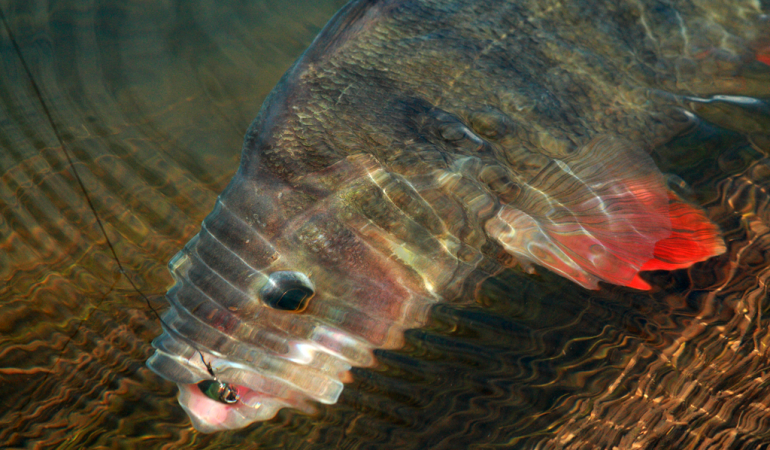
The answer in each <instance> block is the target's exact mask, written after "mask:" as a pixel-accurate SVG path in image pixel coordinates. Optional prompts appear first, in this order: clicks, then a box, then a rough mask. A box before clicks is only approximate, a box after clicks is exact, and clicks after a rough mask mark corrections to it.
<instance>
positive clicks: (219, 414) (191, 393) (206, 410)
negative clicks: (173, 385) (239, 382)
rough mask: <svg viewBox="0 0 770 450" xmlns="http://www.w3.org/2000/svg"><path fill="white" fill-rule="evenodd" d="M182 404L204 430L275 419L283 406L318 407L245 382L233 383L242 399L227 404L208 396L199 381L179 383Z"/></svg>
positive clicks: (192, 419)
mask: <svg viewBox="0 0 770 450" xmlns="http://www.w3.org/2000/svg"><path fill="white" fill-rule="evenodd" d="M177 386H178V387H179V395H178V396H177V401H178V402H179V405H180V406H181V407H182V409H184V411H185V412H186V413H187V415H188V417H190V422H191V423H192V426H193V427H194V428H195V429H196V430H198V431H199V432H201V433H214V432H217V431H225V430H235V429H240V428H244V427H246V426H248V425H250V424H252V423H254V422H262V421H266V420H270V419H272V418H273V417H274V416H275V415H276V414H277V413H278V411H279V410H280V409H282V408H284V407H287V406H291V407H294V408H299V409H300V410H301V411H303V412H306V413H312V412H314V411H315V409H314V408H313V407H312V406H311V405H309V404H305V405H302V404H292V403H290V402H287V401H284V400H282V399H280V398H277V397H275V396H272V395H269V394H265V393H262V392H259V391H254V390H251V389H249V388H246V387H244V386H233V387H234V388H235V389H236V390H237V391H238V396H239V400H238V402H236V403H233V404H226V403H222V402H219V401H216V400H213V399H211V398H209V397H207V396H206V395H205V394H204V393H203V392H201V390H200V388H199V387H198V385H197V384H183V383H177Z"/></svg>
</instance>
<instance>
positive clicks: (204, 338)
mask: <svg viewBox="0 0 770 450" xmlns="http://www.w3.org/2000/svg"><path fill="white" fill-rule="evenodd" d="M701 3H703V4H701ZM705 3H708V4H709V5H708V8H706V7H705V6H704V5H705ZM763 20H764V19H763V16H762V11H761V7H760V6H759V4H757V3H755V2H750V1H739V2H718V1H717V2H684V1H682V2H673V3H671V2H666V3H664V2H659V1H656V0H638V1H625V0H621V1H617V0H613V1H596V2H579V1H566V2H564V1H555V0H547V1H528V0H521V1H502V0H494V1H492V0H488V1H485V0H478V1H471V0H461V1H450V0H354V1H352V2H351V3H349V4H348V5H347V6H345V7H344V8H343V9H342V10H341V11H339V12H338V13H337V14H336V15H335V16H334V18H332V19H331V21H330V22H329V23H328V24H327V25H326V27H325V28H324V29H323V30H322V31H321V32H320V34H319V35H318V37H317V38H316V39H315V40H314V41H313V43H312V44H311V46H310V47H309V48H308V49H307V50H306V51H305V53H304V54H303V55H302V56H301V57H300V58H299V59H298V60H297V62H296V63H295V64H294V65H293V66H292V67H291V68H290V69H289V70H288V71H287V72H286V74H285V75H284V76H283V78H282V79H281V80H280V82H279V83H278V85H277V86H276V87H275V88H274V90H273V91H272V92H271V94H270V95H269V96H268V98H267V99H266V100H265V102H264V104H263V105H262V108H261V109H260V111H259V113H258V115H257V117H256V119H255V120H254V122H253V123H252V124H251V126H250V127H249V129H248V131H247V133H246V136H245V139H244V144H243V150H242V155H241V161H240V166H239V168H238V171H237V173H236V174H235V176H234V177H233V179H232V181H231V182H230V184H229V185H228V186H227V188H226V189H225V190H224V192H223V193H222V194H221V195H220V196H219V197H218V199H217V201H216V204H215V205H214V207H213V211H212V212H211V213H210V214H209V215H208V216H207V217H206V218H205V220H204V221H203V223H202V226H201V229H200V232H199V233H198V234H197V235H196V236H195V237H194V238H193V239H192V240H191V241H190V242H189V243H188V244H187V245H186V246H185V247H184V249H182V251H180V252H179V253H178V254H177V255H176V256H175V257H174V258H173V259H172V261H171V262H170V263H169V269H170V271H171V273H172V275H173V277H174V280H175V284H174V286H173V287H172V288H171V289H170V290H169V291H168V293H167V295H166V298H167V300H168V303H169V305H170V307H169V309H168V310H167V311H166V312H165V313H164V314H163V333H162V334H161V335H160V336H159V337H157V338H156V339H155V340H154V341H153V346H154V348H155V353H154V354H153V355H152V356H151V357H150V358H149V359H148V361H147V365H148V366H149V368H150V369H152V370H153V371H154V372H155V373H157V374H158V375H160V376H161V377H162V378H164V379H167V380H170V381H172V382H175V383H177V384H178V386H179V390H180V393H179V397H178V399H179V403H180V405H181V407H182V408H183V409H184V410H185V411H186V412H187V414H188V415H189V417H190V419H191V422H192V425H193V426H194V427H195V428H196V429H197V430H199V431H201V432H204V433H211V432H216V431H221V430H227V429H237V428H242V427H245V426H248V425H250V424H252V423H254V422H259V421H265V420H268V419H270V418H272V417H274V416H275V415H276V414H277V412H278V411H279V410H280V409H282V408H295V409H297V410H300V411H304V412H307V413H312V412H313V411H314V410H315V409H316V408H317V405H318V404H334V403H335V402H336V401H337V400H338V398H339V396H340V394H341V392H342V390H343V389H344V385H345V383H346V382H349V381H350V380H351V375H350V370H351V368H353V367H372V366H374V365H375V364H376V358H375V356H374V350H375V349H397V348H399V347H401V346H402V345H403V343H404V332H405V331H406V330H408V329H413V328H419V327H421V326H423V325H424V324H425V323H426V321H427V320H428V317H429V315H430V311H431V308H432V307H433V306H434V305H436V304H437V303H439V302H451V301H455V300H457V299H458V297H459V296H461V294H462V292H463V290H464V288H465V286H467V285H468V284H469V283H471V284H472V283H476V282H478V281H479V280H480V279H483V278H484V277H491V276H494V275H496V274H499V273H500V272H501V271H503V270H506V269H509V268H518V270H521V271H523V272H525V273H528V274H531V275H530V276H536V275H535V274H536V273H540V272H543V271H550V272H552V273H554V274H557V275H558V276H560V277H563V278H565V279H568V280H570V281H571V282H572V283H574V286H575V288H576V289H588V290H598V289H604V288H605V286H609V285H614V286H621V287H623V288H624V289H628V290H629V291H634V290H636V291H648V290H655V289H660V287H658V286H656V285H655V282H654V280H653V279H652V278H650V277H649V276H648V275H647V274H648V272H650V271H675V270H679V269H685V268H688V267H691V266H692V265H694V264H698V263H700V262H703V261H706V260H708V259H710V258H712V257H715V256H718V255H721V254H723V253H724V252H725V250H726V246H725V242H724V239H723V237H722V232H721V231H720V229H719V227H718V226H717V225H716V224H715V223H714V222H713V221H712V220H711V219H710V218H709V216H708V214H707V213H706V211H704V210H703V209H702V208H701V207H700V206H699V205H698V204H696V203H695V202H693V201H692V200H691V199H690V198H689V197H688V195H687V193H686V192H685V190H682V189H679V188H678V187H677V185H678V184H677V180H676V179H673V178H672V177H670V176H668V175H666V174H664V173H663V172H662V171H661V170H660V169H659V168H658V166H657V165H656V162H655V160H654V159H653V158H652V156H651V154H653V153H654V151H655V150H656V149H658V148H661V147H662V146H664V145H665V144H666V143H668V142H670V141H672V140H673V139H675V138H676V137H677V136H680V135H682V134H683V133H686V132H687V130H688V127H689V126H690V124H692V121H693V117H694V116H695V114H698V115H699V116H705V117H708V116H709V115H715V114H721V115H722V116H725V115H726V114H725V111H728V113H727V115H729V111H732V110H737V109H738V108H737V106H736V105H738V106H740V105H745V104H746V102H747V101H749V100H748V99H750V98H752V97H754V96H759V95H761V94H762V93H766V92H767V88H766V80H765V79H763V78H762V77H761V76H754V75H753V74H754V73H755V72H756V71H760V72H761V71H762V70H764V68H765V66H767V65H768V64H769V63H770V60H768V58H767V55H768V54H770V50H768V49H770V46H768V42H770V41H768V39H767V36H768V32H767V31H768V27H767V25H766V24H765V22H763ZM736 80H737V81H736ZM727 120H728V121H729V119H727ZM672 180H673V181H672Z"/></svg>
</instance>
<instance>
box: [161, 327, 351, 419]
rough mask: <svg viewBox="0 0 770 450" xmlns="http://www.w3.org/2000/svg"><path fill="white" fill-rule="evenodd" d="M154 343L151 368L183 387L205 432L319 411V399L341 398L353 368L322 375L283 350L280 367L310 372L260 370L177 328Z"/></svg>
mask: <svg viewBox="0 0 770 450" xmlns="http://www.w3.org/2000/svg"><path fill="white" fill-rule="evenodd" d="M153 346H154V347H155V354H153V355H152V356H151V357H150V358H149V359H148V360H147V365H148V367H149V368H150V369H151V370H152V371H153V372H155V373H156V374H158V375H160V376H161V377H162V378H164V379H166V380H169V381H172V382H175V383H176V384H177V386H179V396H178V397H177V399H178V401H179V404H180V405H181V406H182V408H183V409H184V410H185V412H187V414H188V416H189V417H190V420H191V422H192V425H193V426H194V427H195V429H197V430H198V431H200V432H203V433H213V432H216V431H222V430H231V429H239V428H244V427H246V426H248V425H250V424H251V423H253V422H260V421H265V420H269V419H271V418H273V417H274V416H275V415H276V414H277V412H278V411H279V410H280V409H282V408H287V407H288V408H294V409H297V410H299V411H301V412H303V413H307V414H312V413H314V412H315V411H316V407H315V406H314V403H316V402H317V403H321V404H333V403H335V402H336V401H337V399H338V398H339V395H340V394H341V392H342V389H343V381H344V380H345V379H346V376H349V375H347V374H348V370H349V369H350V367H351V366H350V365H349V364H347V363H343V362H341V361H340V364H339V365H336V366H335V369H336V370H333V371H332V372H330V373H326V376H318V375H319V374H318V373H317V372H316V371H315V370H313V368H312V367H310V366H308V365H306V364H302V363H289V362H287V361H286V360H283V359H282V358H281V357H279V356H277V355H274V356H272V357H269V359H270V360H272V361H273V364H274V365H275V366H276V368H281V367H283V368H284V369H287V367H286V366H287V364H291V365H292V366H293V369H294V371H295V372H297V373H300V374H303V373H305V372H306V373H305V374H304V375H303V376H300V377H292V376H291V372H290V371H288V370H275V371H269V370H264V368H263V370H260V369H259V368H255V367H252V366H250V365H249V364H247V363H245V362H237V361H233V360H231V359H225V358H222V357H218V356H216V355H215V354H212V353H210V352H209V351H207V350H205V349H201V350H202V351H200V350H199V349H196V348H194V347H192V346H191V345H190V343H189V342H187V341H186V340H184V339H179V338H177V337H176V336H175V335H174V334H173V333H168V332H164V333H163V334H161V335H160V336H158V337H157V338H156V339H155V341H154V342H153ZM204 361H205V363H204ZM207 366H208V367H207ZM209 369H210V370H209ZM212 373H213V374H214V375H215V377H216V379H215V380H213V379H212V378H214V377H212ZM214 383H216V384H220V383H221V384H226V385H227V386H228V387H229V388H230V389H232V390H233V391H234V394H235V398H234V399H231V400H232V401H223V400H221V397H220V399H217V398H216V395H214V396H212V394H211V393H208V394H207V393H206V392H204V390H207V388H206V387H205V386H206V385H208V386H211V385H212V384H214ZM208 390H210V389H208Z"/></svg>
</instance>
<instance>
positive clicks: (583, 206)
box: [486, 137, 724, 290]
mask: <svg viewBox="0 0 770 450" xmlns="http://www.w3.org/2000/svg"><path fill="white" fill-rule="evenodd" d="M486 230H487V232H488V233H489V234H490V235H491V236H494V237H495V238H496V239H497V240H498V241H499V242H500V243H501V244H502V245H503V247H504V248H505V249H506V250H507V251H508V252H509V253H511V254H513V255H514V256H516V257H517V258H519V259H521V260H524V261H528V262H533V263H536V264H539V265H541V266H544V267H547V268H549V269H551V270H553V271H555V272H557V273H559V274H561V275H562V276H565V277H566V278H569V279H570V280H572V281H574V282H576V283H578V284H580V285H581V286H583V287H586V288H589V289H597V288H598V281H604V282H607V283H612V284H616V285H620V286H628V287H632V288H635V289H640V290H647V289H650V285H649V284H648V283H647V282H645V281H644V280H643V279H641V278H640V277H639V272H641V271H645V270H657V269H664V270H673V269H679V268H684V267H689V266H690V265H692V264H694V263H696V262H699V261H703V260H705V259H708V258H710V257H711V256H715V255H717V254H719V253H721V252H723V251H724V244H723V243H722V240H721V238H720V237H719V230H718V229H717V227H716V226H715V225H714V224H712V223H711V222H710V221H709V219H708V218H707V217H706V216H705V214H704V213H703V212H702V211H700V210H699V209H697V208H696V207H693V206H690V205H688V204H687V203H685V202H683V201H681V200H680V199H679V198H678V197H677V196H676V195H675V194H674V193H673V192H671V191H670V190H669V189H668V188H667V187H666V185H665V179H664V177H663V175H662V174H661V173H660V171H659V170H658V168H657V167H656V166H655V164H654V163H653V161H652V159H651V158H650V157H649V156H648V155H647V154H646V153H644V152H642V151H641V150H640V149H638V148H635V147H634V146H632V145H631V144H630V143H628V142H625V141H622V140H619V139H615V138H611V137H601V138H597V139H595V140H593V141H592V142H591V143H589V144H588V145H586V146H585V147H584V148H582V149H581V150H580V151H578V152H576V153H575V154H573V155H570V156H568V157H566V158H563V159H561V160H553V162H552V163H551V164H550V165H549V166H547V167H546V168H545V169H543V171H542V172H541V173H540V174H539V175H538V176H537V177H535V178H533V179H531V180H529V181H528V182H527V183H526V186H524V187H523V189H522V195H520V196H519V197H518V198H517V199H516V201H515V202H514V203H512V204H507V205H503V207H502V208H501V209H500V210H499V211H498V213H497V215H496V216H495V217H493V218H492V219H490V220H489V221H488V222H487V224H486Z"/></svg>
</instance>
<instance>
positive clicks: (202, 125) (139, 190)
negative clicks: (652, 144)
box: [0, 0, 770, 449]
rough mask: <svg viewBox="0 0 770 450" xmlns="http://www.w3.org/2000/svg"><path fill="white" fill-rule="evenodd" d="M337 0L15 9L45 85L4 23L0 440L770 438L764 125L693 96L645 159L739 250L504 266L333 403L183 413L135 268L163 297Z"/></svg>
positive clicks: (458, 444)
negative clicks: (642, 287)
mask: <svg viewBox="0 0 770 450" xmlns="http://www.w3.org/2000/svg"><path fill="white" fill-rule="evenodd" d="M342 4H344V2H343V1H323V2H318V1H299V2H291V3H290V4H287V3H286V2H279V1H272V0H264V1H257V2H237V1H232V2H223V1H214V0H209V1H205V0H200V1H179V2H176V3H174V2H140V1H132V2H118V1H100V2H90V3H85V2H79V1H75V0H68V1H58V2H49V3H47V2H43V1H41V2H14V1H5V2H0V5H1V7H2V11H3V14H4V16H5V20H6V21H7V24H8V27H9V28H10V31H11V33H12V34H13V40H14V41H15V42H16V44H17V45H18V47H19V49H20V50H21V56H22V57H23V58H24V61H26V64H27V65H28V66H29V69H30V70H31V73H32V75H33V76H34V77H35V81H36V83H37V85H38V86H39V88H40V94H41V96H42V99H41V98H40V96H38V93H37V92H36V91H35V90H34V89H33V87H32V85H31V84H30V81H29V78H28V76H27V73H26V72H25V70H24V67H23V65H22V64H21V60H20V55H19V54H18V52H17V51H16V47H15V46H14V45H13V43H12V40H11V36H10V35H9V33H8V28H5V27H3V28H2V29H0V56H1V58H0V65H2V66H1V67H0V73H2V76H1V77H0V106H1V107H0V174H1V176H2V181H0V279H2V280H3V281H4V283H3V284H2V286H0V401H2V405H3V412H2V413H0V443H4V445H5V446H6V447H8V448H136V447H140V446H141V447H143V448H217V449H221V448H257V447H258V448H278V447H280V448H346V449H353V448H415V449H421V448H493V447H503V448H560V447H565V446H568V445H572V446H574V447H575V448H584V447H580V446H579V445H578V443H586V447H585V448H590V447H588V446H587V445H588V444H587V443H593V444H595V445H596V446H597V447H598V448H605V447H606V446H608V445H609V443H615V444H617V445H621V448H622V445H623V443H628V442H630V441H631V440H632V439H633V438H634V437H635V436H638V435H640V434H643V433H647V434H646V435H647V436H651V437H650V438H649V439H647V440H646V441H645V445H646V446H647V447H645V448H684V444H682V443H685V442H686V443H687V445H690V446H691V447H688V448H712V447H713V448H722V447H725V448H764V447H766V446H767V445H768V443H770V436H769V435H768V432H767V430H766V423H767V418H768V416H770V415H769V414H768V413H767V408H768V406H767V405H770V394H769V393H768V392H767V391H768V389H767V384H768V380H770V379H769V378H768V376H770V375H768V370H767V357H768V344H770V334H768V333H767V332H766V330H767V328H768V327H767V325H768V323H767V321H768V319H767V317H768V313H767V306H768V305H767V292H766V287H765V286H766V280H767V277H768V276H769V275H770V272H769V271H768V268H769V267H770V264H769V263H768V260H767V258H768V254H770V253H768V250H770V237H769V236H768V231H770V228H768V225H770V218H769V217H768V213H767V202H768V197H767V192H766V189H767V186H768V181H769V180H770V165H768V162H767V160H766V153H767V152H768V151H770V137H769V136H770V134H769V132H770V126H769V125H770V122H769V120H770V119H768V116H767V115H765V113H766V111H763V110H757V109H751V108H746V107H741V106H740V105H734V104H732V105H727V106H724V105H712V106H710V107H705V106H704V107H701V108H700V110H699V111H700V116H701V119H702V120H700V121H696V122H694V126H693V127H692V128H691V129H689V130H688V131H687V132H686V133H684V134H683V135H682V136H681V137H680V138H678V139H677V140H675V141H673V142H670V143H668V144H666V145H665V146H662V147H660V148H658V149H657V150H656V152H655V153H654V154H653V157H654V159H655V161H656V163H657V164H658V166H659V167H660V168H661V170H662V171H664V172H666V173H669V174H672V175H671V183H672V186H676V185H677V184H682V186H685V187H686V188H685V189H686V191H685V192H683V195H689V196H690V197H691V198H693V199H695V200H697V201H698V203H700V204H702V205H704V206H705V208H706V209H707V210H708V211H709V214H710V216H711V217H712V218H713V219H714V220H715V221H716V222H717V223H718V224H719V226H720V227H721V229H722V231H723V232H724V235H725V239H726V241H727V244H728V251H727V253H726V254H725V255H722V256H720V257H717V258H713V259H711V260H709V261H707V262H705V263H703V264H699V265H697V266H695V267H693V268H691V269H689V270H680V271H676V272H671V273H668V272H661V273H656V274H654V275H653V277H654V281H655V284H657V285H660V286H663V287H664V289H662V290H659V291H655V293H653V294H649V293H643V292H639V293H637V294H629V292H628V290H624V289H621V288H613V287H605V289H602V290H600V291H586V290H582V289H577V288H575V285H574V284H571V283H570V282H569V281H567V280H564V279H562V278H560V277H558V276H556V275H553V274H550V273H548V272H547V271H544V272H543V273H540V274H539V275H536V276H529V275H525V274H522V273H521V272H520V271H516V270H510V271H508V272H505V273H504V274H502V275H501V276H499V277H496V278H494V279H489V280H486V281H484V282H483V283H482V284H480V285H479V286H476V285H469V288H468V292H466V296H465V298H464V299H463V301H459V302H457V303H454V304H441V305H439V306H437V307H436V308H435V309H434V311H433V314H432V317H431V321H430V323H429V324H428V326H426V327H425V328H423V329H419V330H412V331H410V332H408V333H407V345H406V346H405V347H404V348H403V349H401V350H399V351H381V352H378V353H377V356H378V359H379V364H378V366H377V367H375V368H371V369H354V371H353V380H352V382H351V383H350V384H349V385H348V387H347V388H346V390H345V391H344V392H343V395H342V397H341V399H340V401H339V402H338V404H336V405H333V406H324V407H322V408H320V410H319V412H318V413H317V414H315V415H305V414H300V413H297V412H294V411H290V410H284V411H282V412H281V413H279V415H278V416H277V417H276V418H275V419H273V420H271V421H269V422H266V423H262V424H256V425H253V426H251V427H249V428H247V429H244V430H240V431H234V432H222V433H217V434H213V435H203V434H200V433H197V432H196V431H194V430H193V429H192V428H191V426H190V423H189V420H188V418H187V416H186V415H185V414H184V412H183V411H182V410H181V408H179V406H178V405H177V403H176V393H177V390H176V386H175V385H174V384H173V383H170V382H167V381H164V380H163V379H161V378H159V377H158V376H156V375H155V374H153V373H152V372H150V371H149V370H148V369H147V368H146V366H145V361H146V359H147V357H148V356H149V355H150V354H151V353H152V348H151V347H150V342H151V340H152V339H153V338H154V337H155V336H156V335H158V334H159V332H160V324H159V323H158V321H157V320H156V319H155V317H154V315H153V314H152V312H151V311H150V309H149V308H148V306H147V304H146V303H145V300H144V299H143V298H142V297H141V296H140V295H139V294H138V293H137V292H136V290H135V289H134V288H133V287H132V285H131V283H129V278H130V281H131V282H132V283H134V284H135V285H136V286H137V287H138V288H139V289H140V290H141V291H142V292H144V293H145V294H146V295H147V296H148V299H149V301H150V302H151V303H152V305H154V306H155V307H156V308H158V309H161V310H162V309H163V308H165V307H166V306H165V302H164V300H163V295H164V293H165V291H166V289H167V288H168V287H169V286H170V284H171V277H170V275H169V274H168V271H167V269H166V264H167V261H168V260H169V259H170V258H171V256H173V255H174V254H175V253H176V252H177V251H178V250H179V249H180V248H181V247H182V246H183V245H184V243H185V242H187V241H188V240H189V239H190V237H191V236H193V235H194V234H195V233H196V232H197V230H198V227H199V224H200V221H201V220H202V219H203V217H204V216H205V215H206V214H208V212H209V211H210V210H211V208H212V205H213V203H214V200H215V198H216V195H217V194H218V193H219V192H220V191H221V190H222V189H223V187H224V185H225V184H226V183H227V181H228V180H229V179H230V177H231V176H232V174H233V173H234V171H235V169H236V168H237V163H238V157H239V153H240V148H241V143H242V139H243V135H244V133H245V131H246V128H247V126H248V125H249V123H250V122H251V120H252V119H253V118H254V116H255V115H256V113H257V111H258V109H259V106H260V105H261V103H262V100H263V99H264V97H265V96H266V95H267V93H268V92H269V91H270V89H272V87H273V86H274V85H275V83H276V82H277V81H278V79H279V78H280V76H281V74H282V73H283V72H284V71H285V70H286V69H287V68H288V67H289V65H290V64H291V63H292V62H293V61H294V60H295V59H296V58H297V56H298V55H299V54H300V53H301V52H302V51H303V50H304V49H305V48H306V47H307V46H308V45H309V43H310V42H311V41H312V39H313V37H314V36H315V34H316V33H317V32H318V31H319V30H320V29H321V27H322V26H323V25H324V24H325V22H326V21H327V20H328V19H329V17H331V15H332V14H333V13H334V12H335V11H336V10H337V9H339V8H340V7H341V6H342ZM747 70H748V72H745V73H744V75H746V76H747V77H748V76H750V77H753V78H752V79H753V80H759V81H764V82H766V81H770V76H768V74H767V72H763V70H764V69H763V67H761V66H757V67H755V68H754V69H750V70H749V69H747ZM751 70H755V71H756V73H755V72H751ZM41 100H42V101H44V102H45V104H46V105H47V107H48V109H49V110H50V114H51V118H50V119H52V120H53V122H54V124H55V127H56V129H57V130H58V132H59V134H60V136H61V138H62V140H63V142H64V144H65V146H66V148H67V149H68V150H69V151H70V152H71V154H72V156H73V158H74V160H75V166H76V168H77V170H78V173H79V174H80V176H81V177H82V180H83V182H84V185H85V187H86V189H87V191H88V192H89V193H90V194H91V198H92V200H93V204H94V208H95V209H96V211H97V212H98V214H99V216H100V218H101V220H102V221H103V223H104V226H105V230H106V232H107V234H108V236H109V238H110V241H111V242H112V243H113V244H114V246H115V252H116V254H117V255H118V258H119V259H120V262H121V264H122V266H123V267H124V268H125V274H121V273H120V271H119V267H118V264H117V262H116V261H115V259H114V258H113V256H112V253H111V251H110V250H109V247H108V246H107V243H106V240H105V239H104V236H103V235H102V234H101V231H100V230H99V228H98V226H97V224H96V219H95V217H94V215H93V213H92V211H91V209H90V207H89V206H88V203H87V201H86V198H85V197H84V195H83V193H82V191H81V190H80V187H79V185H78V184H77V182H76V180H75V178H74V176H73V172H72V168H71V167H70V165H69V163H68V161H67V158H66V155H65V153H64V150H63V149H62V144H61V142H59V140H58V139H57V137H56V135H55V134H54V129H53V128H52V123H51V120H49V117H48V116H47V115H46V114H45V111H44V110H43V108H42V107H41ZM680 180H681V183H680ZM512 293H515V294H512ZM514 297H515V298H514ZM642 424H644V425H642ZM699 446H700V447H699Z"/></svg>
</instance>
